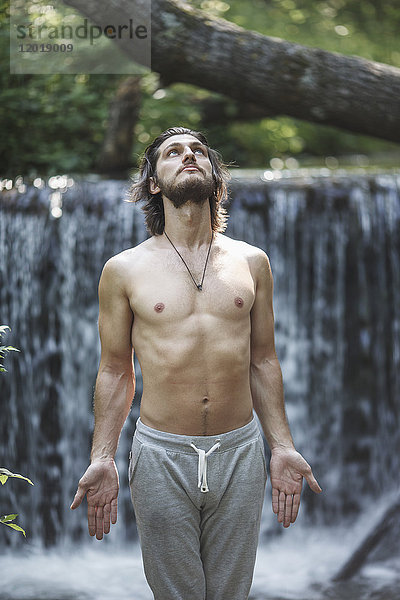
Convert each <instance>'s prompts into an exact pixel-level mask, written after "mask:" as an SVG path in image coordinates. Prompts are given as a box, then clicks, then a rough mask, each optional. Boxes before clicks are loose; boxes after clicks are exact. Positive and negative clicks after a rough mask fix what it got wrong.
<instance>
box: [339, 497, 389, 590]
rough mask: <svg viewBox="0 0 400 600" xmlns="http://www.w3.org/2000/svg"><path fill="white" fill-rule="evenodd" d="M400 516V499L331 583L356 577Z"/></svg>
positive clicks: (387, 511)
mask: <svg viewBox="0 0 400 600" xmlns="http://www.w3.org/2000/svg"><path fill="white" fill-rule="evenodd" d="M399 514H400V499H399V500H398V501H397V502H396V503H395V504H394V505H393V506H390V507H389V508H388V509H387V510H386V512H385V514H384V515H383V517H382V519H381V520H380V521H379V523H378V524H377V525H376V526H375V527H374V528H373V529H372V531H370V532H369V533H368V535H367V536H366V537H365V538H364V540H363V541H362V542H361V544H360V545H359V546H358V548H357V549H356V550H355V551H354V552H353V554H352V555H351V557H350V558H349V560H348V561H347V562H346V563H345V564H344V565H343V567H342V568H341V569H340V570H339V571H338V572H337V573H336V575H335V576H334V577H333V579H332V580H333V581H344V580H346V579H350V578H351V577H353V575H356V574H357V573H358V571H359V570H360V569H361V568H362V566H363V565H364V564H365V562H366V560H367V558H368V556H369V555H370V553H371V552H372V550H373V549H374V548H376V546H377V545H378V543H379V542H380V541H381V540H382V538H384V537H385V535H386V534H387V533H389V531H390V530H391V529H392V528H393V525H394V524H395V523H396V522H397V521H398V519H399Z"/></svg>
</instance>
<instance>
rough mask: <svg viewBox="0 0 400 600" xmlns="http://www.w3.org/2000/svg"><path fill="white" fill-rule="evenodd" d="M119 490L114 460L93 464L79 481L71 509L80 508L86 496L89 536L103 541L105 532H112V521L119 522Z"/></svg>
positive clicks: (98, 461) (99, 461)
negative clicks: (94, 536)
mask: <svg viewBox="0 0 400 600" xmlns="http://www.w3.org/2000/svg"><path fill="white" fill-rule="evenodd" d="M118 490H119V479H118V471H117V467H116V466H115V463H114V460H113V459H112V458H110V459H107V460H97V461H95V462H93V463H92V464H91V465H90V466H89V467H88V468H87V470H86V472H85V473H84V475H83V476H82V477H81V479H80V481H79V485H78V490H77V492H76V494H75V498H74V500H73V502H72V504H71V508H72V510H74V509H75V508H78V506H79V505H80V504H81V502H82V500H83V498H84V497H85V495H86V497H87V503H88V525H89V534H90V535H91V536H93V535H96V538H97V539H98V540H102V539H103V532H104V533H109V532H110V527H111V526H110V521H111V523H112V524H114V523H116V522H117V502H118V501H117V498H118Z"/></svg>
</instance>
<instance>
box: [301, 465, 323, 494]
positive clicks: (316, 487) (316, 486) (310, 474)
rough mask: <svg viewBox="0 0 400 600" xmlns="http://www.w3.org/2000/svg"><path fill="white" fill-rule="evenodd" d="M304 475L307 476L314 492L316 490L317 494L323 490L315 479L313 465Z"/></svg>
mask: <svg viewBox="0 0 400 600" xmlns="http://www.w3.org/2000/svg"><path fill="white" fill-rule="evenodd" d="M304 477H305V478H306V481H307V483H308V485H309V486H310V488H311V489H312V491H313V492H315V493H316V494H320V493H321V492H322V488H321V487H320V485H319V483H318V481H317V480H316V479H315V477H314V475H313V472H312V470H311V467H310V470H309V471H307V472H306V473H305V474H304Z"/></svg>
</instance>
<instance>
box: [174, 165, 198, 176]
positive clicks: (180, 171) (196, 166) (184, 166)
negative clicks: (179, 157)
mask: <svg viewBox="0 0 400 600" xmlns="http://www.w3.org/2000/svg"><path fill="white" fill-rule="evenodd" d="M187 167H195V168H196V169H198V170H199V171H200V173H202V174H203V175H204V174H205V171H204V169H202V168H201V167H199V165H198V164H197V163H194V162H188V163H186V165H183V167H181V168H180V169H179V170H178V172H177V175H179V173H182V171H183V170H184V169H186V168H187Z"/></svg>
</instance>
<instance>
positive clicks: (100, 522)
mask: <svg viewBox="0 0 400 600" xmlns="http://www.w3.org/2000/svg"><path fill="white" fill-rule="evenodd" d="M103 531H104V512H103V507H102V506H97V507H96V539H98V540H102V539H103Z"/></svg>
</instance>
